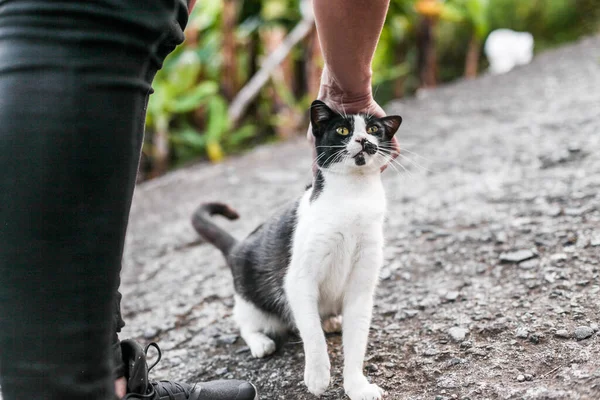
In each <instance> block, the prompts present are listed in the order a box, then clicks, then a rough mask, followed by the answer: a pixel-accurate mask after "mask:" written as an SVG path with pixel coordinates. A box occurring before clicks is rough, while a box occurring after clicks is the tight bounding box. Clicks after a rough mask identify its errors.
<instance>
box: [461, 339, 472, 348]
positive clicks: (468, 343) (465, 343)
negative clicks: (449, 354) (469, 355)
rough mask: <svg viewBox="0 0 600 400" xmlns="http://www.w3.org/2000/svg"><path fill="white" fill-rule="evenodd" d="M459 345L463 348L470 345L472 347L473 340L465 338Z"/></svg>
mask: <svg viewBox="0 0 600 400" xmlns="http://www.w3.org/2000/svg"><path fill="white" fill-rule="evenodd" d="M460 347H462V348H463V349H470V348H471V347H473V342H471V341H470V340H465V341H464V342H462V343H461V344H460Z"/></svg>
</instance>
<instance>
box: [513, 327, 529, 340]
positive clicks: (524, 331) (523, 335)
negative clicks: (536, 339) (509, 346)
mask: <svg viewBox="0 0 600 400" xmlns="http://www.w3.org/2000/svg"><path fill="white" fill-rule="evenodd" d="M515 336H516V337H518V338H520V339H527V336H529V330H528V329H527V328H524V327H521V328H519V329H517V331H516V332H515Z"/></svg>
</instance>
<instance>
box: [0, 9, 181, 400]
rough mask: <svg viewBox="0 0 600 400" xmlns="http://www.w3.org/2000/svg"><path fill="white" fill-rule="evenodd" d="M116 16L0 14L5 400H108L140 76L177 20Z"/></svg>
mask: <svg viewBox="0 0 600 400" xmlns="http://www.w3.org/2000/svg"><path fill="white" fill-rule="evenodd" d="M121 3H123V2H120V1H117V0H106V1H95V2H89V3H86V2H82V1H61V2H48V1H41V0H40V1H20V2H3V3H2V4H3V5H2V6H0V188H1V189H2V190H1V191H0V321H1V324H2V329H0V368H1V385H2V392H3V396H4V400H13V399H25V398H35V399H90V400H93V399H110V398H114V380H113V376H112V371H111V368H112V365H111V357H112V354H111V346H110V344H111V343H110V341H111V335H112V334H113V333H114V326H113V323H112V322H111V315H112V313H113V310H114V303H113V300H114V299H113V293H115V291H116V287H117V276H118V271H119V268H120V262H121V254H122V248H123V240H124V234H125V228H126V224H127V218H128V213H129V207H130V203H131V196H132V192H133V187H134V184H135V176H136V171H137V164H138V158H139V152H140V147H141V140H142V135H143V124H144V109H145V102H146V96H147V94H148V92H149V90H150V87H149V85H148V79H147V78H148V68H149V66H150V65H151V62H154V63H156V62H157V61H156V60H157V59H156V56H155V55H153V53H154V52H155V47H156V46H155V45H156V43H158V42H159V40H160V39H161V37H162V36H163V35H164V32H165V31H166V29H167V28H168V26H169V24H170V23H171V21H172V20H173V17H174V12H175V10H176V7H177V3H176V2H175V0H172V1H159V0H156V1H152V0H144V1H141V0H139V1H130V2H127V5H126V6H124V5H122V4H121ZM151 60H154V61H151Z"/></svg>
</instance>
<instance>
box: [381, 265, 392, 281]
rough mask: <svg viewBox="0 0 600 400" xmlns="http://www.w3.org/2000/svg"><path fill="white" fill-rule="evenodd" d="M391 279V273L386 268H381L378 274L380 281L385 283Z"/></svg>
mask: <svg viewBox="0 0 600 400" xmlns="http://www.w3.org/2000/svg"><path fill="white" fill-rule="evenodd" d="M391 277H392V273H391V272H390V270H389V269H387V268H382V269H381V271H380V272H379V279H381V280H382V281H387V280H388V279H390V278H391Z"/></svg>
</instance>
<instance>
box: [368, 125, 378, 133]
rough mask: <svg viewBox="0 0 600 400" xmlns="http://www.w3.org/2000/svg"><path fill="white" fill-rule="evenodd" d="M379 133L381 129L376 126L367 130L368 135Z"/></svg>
mask: <svg viewBox="0 0 600 400" xmlns="http://www.w3.org/2000/svg"><path fill="white" fill-rule="evenodd" d="M377 131H379V128H378V127H376V126H370V127H368V128H367V133H371V134H373V133H377Z"/></svg>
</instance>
